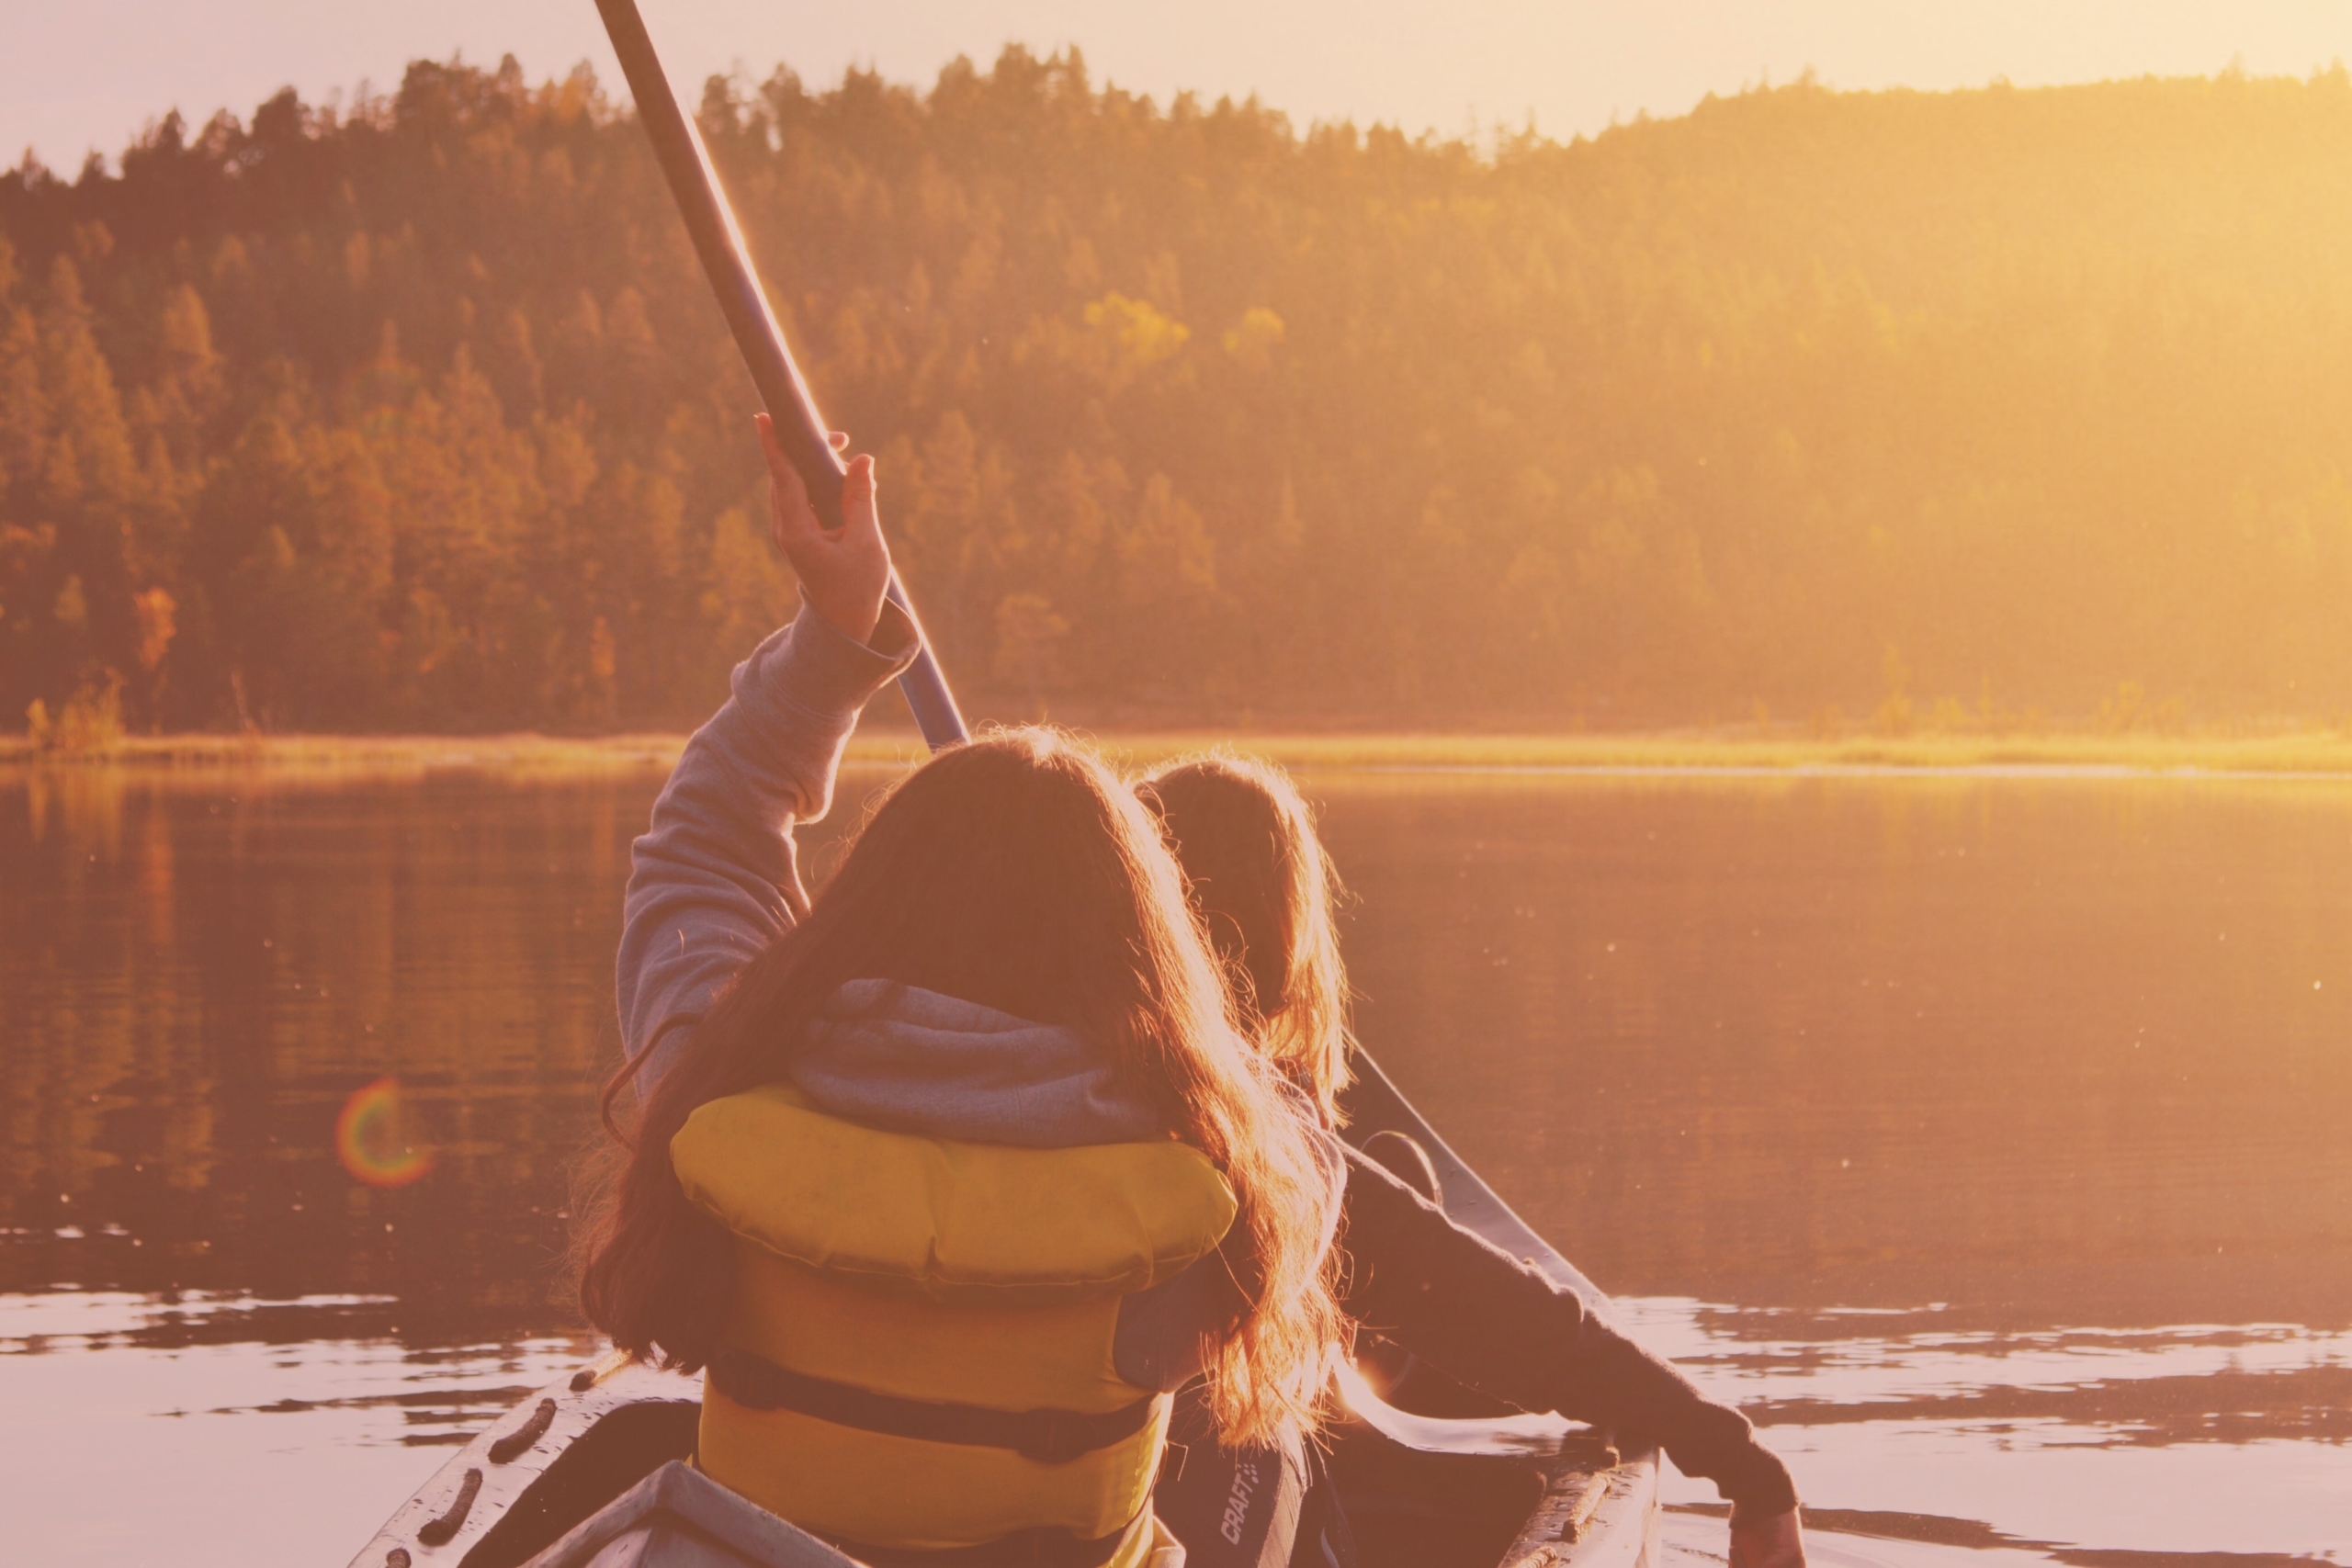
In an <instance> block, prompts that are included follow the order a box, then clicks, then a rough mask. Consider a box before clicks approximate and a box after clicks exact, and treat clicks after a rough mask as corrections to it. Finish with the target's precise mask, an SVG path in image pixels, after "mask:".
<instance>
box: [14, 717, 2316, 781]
mask: <svg viewBox="0 0 2352 1568" xmlns="http://www.w3.org/2000/svg"><path fill="white" fill-rule="evenodd" d="M1091 733H1092V738H1093V739H1096V740H1097V741H1098V742H1099V743H1100V744H1101V745H1102V746H1103V749H1104V750H1107V751H1109V752H1110V753H1111V754H1112V755H1114V757H1116V758H1118V759H1119V760H1120V761H1124V762H1126V763H1128V764H1130V765H1136V766H1142V765H1148V764H1149V763H1153V762H1157V761H1165V760H1167V759H1169V758H1171V757H1176V756H1181V755H1182V754H1184V753H1186V752H1189V751H1197V750H1207V749H1210V748H1213V747H1227V748H1230V749H1232V750H1238V751H1245V752H1248V753H1250V754H1252V755H1255V756H1260V757H1264V758H1266V759H1268V760H1270V761H1274V762H1278V763H1280V764H1282V765H1283V766H1284V767H1288V768H1293V769H1296V770H1300V771H1303V772H1317V771H1352V772H1372V771H1384V770H1463V771H1473V772H1496V773H1503V772H1510V771H1521V770H1537V771H1560V772H1571V771H1579V770H1589V771H1610V772H1646V771H1659V772H1688V773H1807V772H1869V773H1877V772H1891V773H1972V772H1974V773H1999V772H2008V771H2026V772H2052V773H2078V772H2097V773H2147V774H2172V775H2183V776H2197V775H2225V776H2226V775H2302V776H2314V777H2340V778H2344V779H2346V780H2347V781H2352V733H2346V732H2344V731H2341V730H2305V731H2281V732H2278V733H2275V734H2267V735H2241V736H2222V735H2174V736H2164V735H2120V736H2119V735H2099V734H2045V735H1951V734H1923V735H1909V736H1884V735H1855V736H1848V737H1842V738H1838V737H1829V738H1824V737H1811V736H1775V735H1770V734H1763V733H1757V732H1755V731H1754V730H1752V729H1749V730H1729V729H1725V730H1717V731H1705V730H1685V731H1672V732H1656V733H1647V734H1624V735H1470V734H1452V735H1448V734H1401V733H1400V734H1372V733H1355V734H1346V733H1333V734H1309V733H1299V732H1291V733H1281V732H1273V733H1266V734H1248V733H1239V734H1237V733H1232V732H1213V731H1206V730H1199V731H1193V730H1157V731H1136V732H1119V731H1107V732H1091ZM685 739H686V738H685V737H684V735H676V734H642V735H616V736H604V737H596V738H582V739H571V738H566V737H561V736H548V735H537V734H510V735H481V736H445V735H381V736H364V735H362V736H338V735H245V736H234V735H164V736H127V737H123V738H121V739H117V740H115V741H113V742H111V743H109V744H107V745H105V746H102V747H96V748H92V749H89V750H79V751H65V750H55V749H44V748H40V747H37V746H35V745H34V744H32V743H31V742H30V741H29V740H28V739H26V738H24V737H21V736H0V768H6V769H10V770H13V771H22V770H25V769H28V768H51V767H109V768H130V769H135V770H142V771H144V770H174V769H187V770H192V771H203V770H216V769H221V768H260V769H266V770H268V771H270V772H272V773H305V772H315V773H322V774H324V773H394V774H397V773H428V772H435V771H444V770H469V771H480V772H487V773H505V774H515V775H526V776H527V775H542V776H560V775H563V774H587V773H628V772H652V773H666V772H667V771H668V769H669V768H670V766H671V764H672V763H673V762H674V761H676V760H677V756H678V753H679V751H680V750H681V749H682V748H683V747H684V745H685ZM922 755H923V747H922V739H921V738H919V737H918V736H917V735H915V733H914V732H913V731H912V730H911V729H899V728H867V729H865V730H862V731H861V732H860V733H859V734H858V735H857V736H856V737H855V738H854V739H852V740H851V742H850V747H849V753H848V757H847V761H848V762H849V763H850V764H851V765H854V766H860V765H862V766H869V767H870V766H886V767H887V766H896V765H903V764H907V763H911V762H913V761H917V760H918V759H920V758H921V757H922Z"/></svg>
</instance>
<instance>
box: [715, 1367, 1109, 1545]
mask: <svg viewBox="0 0 2352 1568" xmlns="http://www.w3.org/2000/svg"><path fill="white" fill-rule="evenodd" d="M710 1381H711V1383H712V1386H714V1387H716V1388H717V1389H718V1392H719V1393H723V1394H725V1395H726V1396H727V1397H728V1398H729V1399H731V1400H733V1401H734V1402H735V1403H736V1404H741V1405H742V1406H743V1407H744V1408H746V1409H749V1410H793V1411H797V1412H798V1413H800V1414H801V1415H803V1416H815V1417H816V1418H817V1419H818V1420H820V1421H830V1422H831V1423H832V1424H833V1425H834V1426H836V1427H856V1428H857V1429H858V1430H860V1431H864V1432H882V1433H885V1434H888V1436H890V1437H894V1438H921V1439H922V1440H924V1441H926V1442H933V1443H960V1444H963V1445H965V1446H967V1447H969V1448H981V1449H1011V1450H1013V1451H1014V1452H1015V1453H1017V1454H1019V1455H1021V1456H1022V1457H1023V1459H1031V1460H1035V1461H1038V1462H1039V1463H1041V1464H1068V1463H1069V1462H1070V1461H1072V1460H1075V1459H1080V1458H1082V1457H1084V1456H1085V1455H1087V1454H1091V1453H1092V1452H1094V1451H1095V1450H1098V1449H1107V1448H1109V1447H1110V1446H1111V1445H1112V1444H1114V1443H1117V1442H1123V1441H1125V1439H1127V1438H1132V1437H1134V1436H1135V1435H1136V1433H1137V1432H1140V1431H1142V1430H1143V1429H1144V1427H1147V1426H1148V1425H1149V1424H1150V1421H1151V1401H1150V1400H1149V1399H1148V1398H1145V1399H1138V1400H1136V1402H1135V1403H1134V1404H1129V1405H1125V1406H1124V1407H1122V1408H1120V1409H1117V1410H1107V1411H1104V1412H1103V1413H1101V1414H1100V1415H1095V1414H1091V1413H1089V1412H1086V1411H1080V1410H991V1409H989V1407H988V1406H986V1405H982V1404H947V1403H944V1402H933V1401H931V1400H923V1399H900V1398H899V1397H898V1396H896V1395H895V1394H888V1393H875V1392H874V1391H873V1390H872V1389H865V1388H858V1387H856V1386H855V1385H854V1384H851V1383H845V1382H833V1381H832V1380H831V1378H820V1377H811V1376H809V1374H808V1373H806V1372H796V1371H791V1370H790V1369H788V1368H785V1367H779V1366H777V1365H776V1364H775V1362H774V1361H771V1360H769V1359H767V1358H765V1357H764V1356H755V1355H753V1354H752V1352H750V1351H748V1350H726V1351H722V1352H720V1353H719V1354H718V1356H716V1357H714V1358H712V1359H711V1363H710ZM1052 1533H1055V1534H1059V1535H1061V1537H1062V1539H1063V1540H1069V1539H1070V1538H1069V1536H1068V1535H1067V1534H1063V1533H1062V1532H1052ZM1112 1540H1113V1544H1114V1546H1115V1545H1116V1544H1117V1538H1115V1537H1114V1538H1112ZM975 1561H976V1562H977V1561H978V1560H977V1559H976V1560H975ZM989 1561H991V1562H992V1561H994V1560H993V1559H991V1560H989ZM1007 1561H1012V1560H1010V1559H1008V1560H1007ZM1020 1561H1022V1562H1028V1561H1029V1560H1028V1559H1025V1558H1024V1559H1021V1560H1020ZM1108 1561H1109V1558H1108V1557H1107V1556H1106V1557H1103V1558H1100V1559H1095V1560H1093V1562H1108ZM1037 1562H1038V1568H1092V1562H1077V1561H1075V1560H1073V1561H1072V1562H1069V1564H1066V1565H1065V1564H1062V1563H1059V1562H1055V1563H1046V1562H1045V1561H1044V1560H1043V1559H1038V1560H1037Z"/></svg>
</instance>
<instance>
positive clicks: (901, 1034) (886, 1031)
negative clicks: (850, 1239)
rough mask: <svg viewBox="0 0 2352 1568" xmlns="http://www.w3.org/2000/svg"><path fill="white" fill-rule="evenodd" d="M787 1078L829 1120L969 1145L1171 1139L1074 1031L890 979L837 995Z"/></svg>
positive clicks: (851, 986) (1106, 1058)
mask: <svg viewBox="0 0 2352 1568" xmlns="http://www.w3.org/2000/svg"><path fill="white" fill-rule="evenodd" d="M786 1077H789V1078H790V1080H791V1081H792V1083H793V1085H794V1087H796V1088H797V1089H799V1090H800V1091H801V1092H802V1093H803V1094H806V1095H807V1096H809V1099H810V1100H814V1101H815V1102H816V1104H817V1106H818V1108H819V1109H820V1110H822V1111H827V1112H829V1113H831V1114H832V1115H835V1116H840V1117H843V1118H845V1119H847V1120H849V1121H853V1122H865V1124H867V1125H869V1126H876V1127H888V1128H891V1129H893V1130H896V1131H899V1132H907V1133H919V1134H927V1135H929V1136H933V1137H941V1138H957V1139H962V1140H964V1141H966V1142H969V1143H979V1144H1016V1145H1023V1146H1025V1147H1030V1148H1067V1147H1069V1146H1072V1145H1080V1144H1130V1143H1139V1142H1142V1141H1143V1140H1145V1139H1148V1138H1154V1137H1159V1136H1161V1135H1163V1134H1164V1133H1165V1131H1166V1130H1165V1128H1163V1127H1162V1126H1161V1124H1160V1120H1159V1113H1158V1112H1157V1111H1155V1110H1154V1109H1153V1108H1152V1106H1151V1104H1150V1103H1149V1101H1148V1100H1146V1099H1145V1098H1144V1096H1143V1095H1142V1094H1141V1093H1140V1092H1139V1091H1137V1089H1136V1088H1135V1086H1134V1085H1133V1084H1131V1083H1129V1082H1127V1081H1126V1080H1125V1078H1124V1077H1123V1076H1122V1075H1121V1074H1120V1073H1119V1072H1118V1071H1117V1070H1116V1068H1115V1067H1114V1065H1113V1063H1112V1061H1111V1059H1110V1052H1109V1051H1108V1050H1107V1049H1106V1048H1104V1047H1102V1046H1099V1045H1096V1044H1094V1043H1091V1042H1089V1041H1088V1040H1087V1039H1086V1037H1085V1036H1083V1035H1081V1034H1080V1033H1079V1032H1078V1031H1076V1030H1074V1029H1069V1028H1065V1027H1062V1026H1060V1025H1057V1024H1046V1023H1032V1022H1030V1021H1028V1020H1026V1019H1022V1018H1015V1017H1013V1016H1012V1014H1010V1013H1003V1012H999V1011H997V1010H995V1009H993V1008H986V1007H982V1006H980V1005H979V1004H978V1002H967V1001H965V1000H963V999H962V998H957V997H948V996H942V995H941V994H940V993H939V992H937V991H926V990H924V989H923V988H922V987H920V986H902V985H899V984H898V983H897V982H895V981H890V980H852V981H850V982H849V983H848V984H847V985H845V986H843V987H842V988H841V989H840V990H838V991H836V992H834V993H833V996H832V998H831V1000H830V1001H828V1002H827V1003H826V1004H825V1006H824V1008H823V1010H821V1011H820V1014H819V1015H818V1017H817V1020H816V1021H814V1022H813V1023H812V1024H811V1025H810V1026H809V1037H808V1040H807V1042H806V1043H805V1044H804V1045H803V1046H802V1048H801V1050H800V1051H799V1052H798V1053H797V1054H796V1055H794V1057H793V1060H792V1063H791V1066H789V1067H788V1068H787V1069H786Z"/></svg>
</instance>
